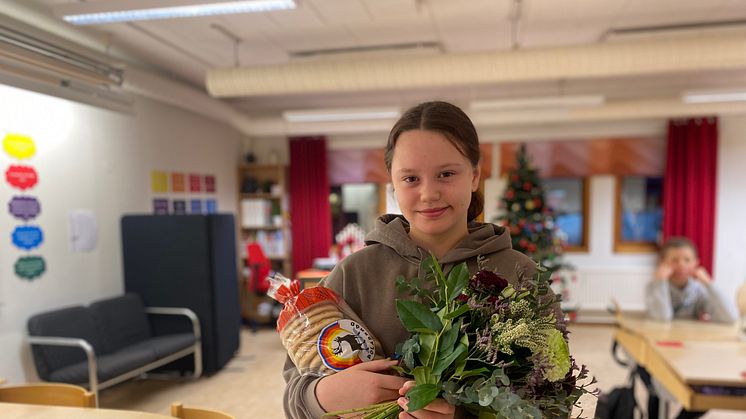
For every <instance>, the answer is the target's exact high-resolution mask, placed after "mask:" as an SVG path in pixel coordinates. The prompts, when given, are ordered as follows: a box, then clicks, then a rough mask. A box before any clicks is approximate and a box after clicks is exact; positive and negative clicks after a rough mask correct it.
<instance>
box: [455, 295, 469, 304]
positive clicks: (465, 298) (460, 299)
mask: <svg viewBox="0 0 746 419" xmlns="http://www.w3.org/2000/svg"><path fill="white" fill-rule="evenodd" d="M456 301H458V302H459V303H465V302H467V301H469V296H468V295H466V294H461V295H459V296H458V297H456Z"/></svg>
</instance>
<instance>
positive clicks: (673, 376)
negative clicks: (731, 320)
mask: <svg viewBox="0 0 746 419" xmlns="http://www.w3.org/2000/svg"><path fill="white" fill-rule="evenodd" d="M617 320H618V326H619V327H618V329H617V332H616V339H617V341H618V342H619V344H620V345H622V347H624V349H625V350H626V351H627V353H629V354H630V356H632V358H634V359H635V361H636V362H637V363H638V364H639V365H641V366H643V367H645V369H647V370H648V372H649V373H650V375H652V376H653V377H655V379H656V380H658V382H660V383H661V384H662V385H663V386H664V387H665V388H666V389H667V390H668V391H669V392H670V393H671V394H672V395H673V396H674V397H675V398H676V400H677V401H678V402H679V403H681V405H682V406H684V407H685V408H686V409H687V410H696V411H702V410H709V409H732V410H746V397H744V396H715V395H707V394H700V393H697V392H695V391H694V390H693V389H692V387H691V386H697V385H700V386H704V385H706V386H726V387H744V388H746V375H744V374H746V342H745V341H742V340H741V338H740V336H739V333H738V329H737V327H736V326H727V325H720V324H712V323H703V322H696V321H683V320H676V321H673V322H670V323H663V322H654V321H651V320H645V319H642V318H629V317H627V318H625V317H619V318H618V319H617Z"/></svg>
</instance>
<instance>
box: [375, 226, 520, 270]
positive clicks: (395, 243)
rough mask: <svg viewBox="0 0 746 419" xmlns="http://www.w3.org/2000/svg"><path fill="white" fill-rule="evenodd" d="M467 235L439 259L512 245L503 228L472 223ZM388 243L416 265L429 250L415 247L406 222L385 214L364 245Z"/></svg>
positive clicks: (470, 255)
mask: <svg viewBox="0 0 746 419" xmlns="http://www.w3.org/2000/svg"><path fill="white" fill-rule="evenodd" d="M467 227H468V230H469V234H468V235H467V236H466V237H465V238H464V239H463V240H461V241H460V242H459V243H458V244H457V245H456V247H454V248H453V249H451V250H450V251H449V252H448V253H446V254H445V255H444V256H443V257H442V258H441V259H440V260H439V261H438V262H439V263H440V264H442V265H444V264H456V263H460V262H463V261H465V260H467V259H471V258H474V257H477V256H486V255H489V254H492V253H497V252H499V251H501V250H505V249H510V248H511V239H510V233H509V232H508V231H507V229H505V227H499V226H496V225H494V224H490V223H487V224H482V223H477V222H471V223H469V225H468V226H467ZM376 243H379V244H382V245H384V246H388V247H390V248H392V249H394V251H396V253H398V254H399V255H401V256H402V257H403V258H405V259H407V260H409V261H410V262H412V263H417V264H419V263H420V262H421V261H422V259H424V258H425V257H427V256H428V251H427V250H425V249H423V248H421V247H419V246H417V244H416V243H415V242H414V241H412V239H411V238H410V237H409V223H408V222H407V220H406V219H405V218H404V217H403V216H401V215H393V214H386V215H383V216H381V217H379V218H378V220H376V224H375V228H374V229H373V231H371V232H370V233H369V234H368V235H367V236H366V237H365V244H366V245H371V244H376Z"/></svg>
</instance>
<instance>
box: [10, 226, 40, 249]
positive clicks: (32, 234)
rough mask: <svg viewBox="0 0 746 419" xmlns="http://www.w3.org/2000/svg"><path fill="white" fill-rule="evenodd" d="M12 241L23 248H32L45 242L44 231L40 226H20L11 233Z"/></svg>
mask: <svg viewBox="0 0 746 419" xmlns="http://www.w3.org/2000/svg"><path fill="white" fill-rule="evenodd" d="M11 241H12V242H13V244H14V245H15V246H16V247H17V248H19V249H22V250H31V249H34V248H37V247H39V246H41V244H42V242H44V232H42V231H41V228H40V227H38V226H26V225H23V226H18V227H16V228H15V229H13V233H11Z"/></svg>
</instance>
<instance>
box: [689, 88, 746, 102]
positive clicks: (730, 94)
mask: <svg viewBox="0 0 746 419" xmlns="http://www.w3.org/2000/svg"><path fill="white" fill-rule="evenodd" d="M682 100H683V101H684V103H716V102H744V101H746V89H743V90H711V91H699V92H695V91H692V92H685V93H684V94H683V96H682Z"/></svg>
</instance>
